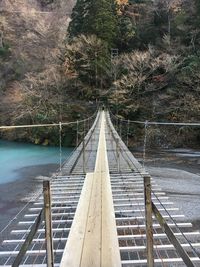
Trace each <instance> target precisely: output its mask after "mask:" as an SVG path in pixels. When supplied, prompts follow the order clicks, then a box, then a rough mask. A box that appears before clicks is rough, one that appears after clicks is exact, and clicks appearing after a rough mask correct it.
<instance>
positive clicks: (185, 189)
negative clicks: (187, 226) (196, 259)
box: [136, 149, 200, 230]
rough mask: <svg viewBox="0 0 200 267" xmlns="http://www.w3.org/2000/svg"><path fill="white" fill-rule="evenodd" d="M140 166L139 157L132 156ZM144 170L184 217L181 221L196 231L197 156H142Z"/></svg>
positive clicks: (199, 218) (199, 212)
mask: <svg viewBox="0 0 200 267" xmlns="http://www.w3.org/2000/svg"><path fill="white" fill-rule="evenodd" d="M136 154H137V155H136V156H137V157H138V158H140V161H141V162H142V154H141V153H139V152H136ZM145 168H146V170H147V171H148V172H149V173H150V174H151V176H152V177H153V179H154V180H155V182H156V183H157V184H158V185H159V186H160V187H161V188H162V190H163V191H164V192H165V193H166V194H167V196H169V197H170V200H171V201H172V202H174V206H175V207H178V208H179V209H180V212H179V214H184V215H185V218H183V220H184V221H188V222H192V224H193V229H194V230H200V152H199V151H194V150H185V149H182V150H172V151H171V150H166V151H151V152H147V153H146V159H145Z"/></svg>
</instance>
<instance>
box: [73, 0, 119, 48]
mask: <svg viewBox="0 0 200 267" xmlns="http://www.w3.org/2000/svg"><path fill="white" fill-rule="evenodd" d="M69 34H70V37H75V36H78V35H79V34H95V35H96V36H97V37H98V38H100V39H102V40H104V41H105V42H106V43H107V44H108V46H109V47H111V46H112V45H114V44H115V42H116V39H117V35H118V18H117V6H116V3H115V0H78V1H77V4H76V6H75V8H74V10H73V13H72V21H71V23H70V26H69Z"/></svg>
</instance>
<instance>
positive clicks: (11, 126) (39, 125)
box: [0, 110, 98, 130]
mask: <svg viewBox="0 0 200 267" xmlns="http://www.w3.org/2000/svg"><path fill="white" fill-rule="evenodd" d="M97 112H98V110H96V111H95V113H94V114H93V115H92V116H90V117H88V118H86V119H83V120H76V121H71V122H59V123H47V124H29V125H7V126H6V125H5V126H0V130H9V129H17V128H34V127H55V126H59V127H60V126H68V125H73V124H77V123H83V122H86V121H89V120H90V119H92V118H94V117H95V116H96V114H97Z"/></svg>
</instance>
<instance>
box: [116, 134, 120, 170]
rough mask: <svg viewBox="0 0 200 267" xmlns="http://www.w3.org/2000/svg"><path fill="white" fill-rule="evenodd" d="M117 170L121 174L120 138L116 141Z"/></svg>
mask: <svg viewBox="0 0 200 267" xmlns="http://www.w3.org/2000/svg"><path fill="white" fill-rule="evenodd" d="M116 154H117V170H118V172H120V153H119V138H117V139H116Z"/></svg>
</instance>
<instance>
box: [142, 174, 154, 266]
mask: <svg viewBox="0 0 200 267" xmlns="http://www.w3.org/2000/svg"><path fill="white" fill-rule="evenodd" d="M144 200H145V222H146V246H147V266H148V267H153V266H154V256H153V220H152V203H151V177H150V176H149V175H146V176H144Z"/></svg>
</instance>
